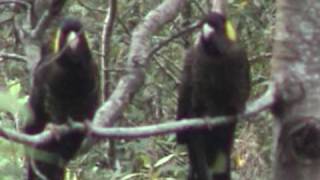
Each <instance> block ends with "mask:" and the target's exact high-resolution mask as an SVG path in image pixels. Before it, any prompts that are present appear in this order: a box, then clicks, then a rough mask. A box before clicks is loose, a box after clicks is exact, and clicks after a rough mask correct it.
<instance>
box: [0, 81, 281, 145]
mask: <svg viewBox="0 0 320 180" xmlns="http://www.w3.org/2000/svg"><path fill="white" fill-rule="evenodd" d="M274 93H275V88H274V86H273V85H270V87H269V89H268V91H267V92H266V93H265V94H264V95H262V96H261V97H260V98H259V99H257V100H255V101H253V102H251V103H250V104H249V105H248V107H247V110H246V111H245V112H244V113H243V114H240V115H238V116H220V117H215V118H208V119H200V118H193V119H183V120H179V121H176V120H171V122H166V123H161V124H154V125H146V126H140V127H101V126H97V125H95V124H94V123H90V122H85V123H78V122H72V123H70V124H69V125H59V126H54V128H51V129H53V130H51V131H50V130H46V131H44V132H42V133H40V134H37V135H26V134H22V133H18V132H16V131H14V130H8V129H3V128H0V136H1V137H3V138H4V139H7V140H11V141H13V142H17V143H21V144H25V145H29V146H34V145H38V144H42V143H46V142H49V141H50V140H52V139H54V138H57V137H61V136H63V135H65V134H67V133H70V131H81V132H84V133H87V134H88V136H89V137H94V138H99V139H105V138H113V139H138V138H147V137H150V136H156V135H166V134H169V133H176V132H178V131H186V130H194V129H203V128H212V127H214V126H218V125H221V124H224V123H229V122H232V121H235V120H236V119H239V120H243V121H245V120H246V119H248V118H249V117H252V116H255V115H257V114H259V113H260V112H262V111H264V110H267V109H269V108H270V107H271V106H272V104H273V103H274Z"/></svg>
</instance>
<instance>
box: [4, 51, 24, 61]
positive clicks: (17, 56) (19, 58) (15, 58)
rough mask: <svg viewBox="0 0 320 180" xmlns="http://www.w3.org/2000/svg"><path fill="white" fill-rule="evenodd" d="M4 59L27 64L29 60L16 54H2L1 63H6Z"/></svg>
mask: <svg viewBox="0 0 320 180" xmlns="http://www.w3.org/2000/svg"><path fill="white" fill-rule="evenodd" d="M4 59H13V60H16V61H19V62H23V63H27V62H28V58H27V57H25V56H21V55H18V54H15V53H0V62H2V61H4Z"/></svg>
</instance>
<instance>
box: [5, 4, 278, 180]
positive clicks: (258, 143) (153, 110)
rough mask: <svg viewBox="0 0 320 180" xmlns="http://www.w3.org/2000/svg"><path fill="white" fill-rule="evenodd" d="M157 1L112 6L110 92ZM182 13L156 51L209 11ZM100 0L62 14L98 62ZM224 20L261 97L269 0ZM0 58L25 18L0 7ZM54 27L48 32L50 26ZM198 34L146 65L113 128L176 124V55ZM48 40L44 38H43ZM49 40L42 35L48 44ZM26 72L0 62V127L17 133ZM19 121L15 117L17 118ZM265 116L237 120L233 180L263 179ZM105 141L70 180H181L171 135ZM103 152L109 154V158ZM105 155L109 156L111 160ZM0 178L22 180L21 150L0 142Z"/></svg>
mask: <svg viewBox="0 0 320 180" xmlns="http://www.w3.org/2000/svg"><path fill="white" fill-rule="evenodd" d="M161 2H162V1H161V0H154V1H148V0H136V1H132V0H121V1H118V15H117V21H116V23H115V28H114V32H113V37H112V44H111V45H112V50H111V59H110V60H109V61H110V64H109V67H108V68H107V71H106V73H107V74H108V78H107V80H108V83H109V88H110V89H109V92H112V90H113V89H114V87H115V86H116V84H117V82H118V80H119V78H120V77H121V76H122V75H123V74H124V65H125V63H126V59H127V57H128V51H129V47H128V45H129V43H130V33H131V32H132V31H133V29H134V27H135V26H136V25H137V24H138V23H139V21H141V20H142V19H143V17H144V16H145V15H146V14H147V13H148V12H149V11H150V10H151V9H153V8H155V7H156V6H157V5H158V4H159V3H161ZM189 2H190V6H189V9H187V10H186V12H185V13H183V14H180V15H179V16H178V17H177V18H176V19H174V21H172V22H171V23H169V24H168V25H167V26H166V27H165V28H164V29H163V30H162V31H161V32H159V33H158V34H157V35H156V36H153V38H152V40H151V41H152V44H153V45H156V44H158V43H159V42H161V40H164V39H166V38H168V37H170V35H172V34H174V33H176V32H179V30H181V29H182V28H183V27H184V26H185V25H186V24H188V23H192V22H194V21H195V20H197V19H199V18H201V17H202V15H203V12H206V11H207V10H208V4H207V3H208V2H207V1H206V0H193V1H189ZM106 8H107V7H106V1H103V0H92V1H84V0H82V1H81V0H74V1H69V2H68V3H67V4H66V6H65V7H64V10H63V14H64V15H65V16H74V17H78V18H80V19H81V21H82V22H83V23H84V24H85V27H86V31H87V36H88V39H89V42H90V45H91V48H92V49H93V52H94V56H95V58H96V59H98V58H99V49H100V44H101V43H100V40H101V31H102V25H103V21H104V18H105V14H106V12H105V9H106ZM228 8H229V10H228V12H229V17H230V19H231V20H232V21H233V23H234V25H235V26H236V28H237V31H238V33H239V37H240V40H241V43H242V45H243V46H244V47H246V49H247V52H248V55H249V57H250V63H251V65H252V69H251V73H252V82H253V83H252V85H253V86H252V96H251V100H253V99H255V98H257V97H258V96H259V95H261V94H262V93H263V92H264V91H265V89H266V86H267V83H268V80H269V77H270V75H269V73H270V67H269V66H270V65H269V64H270V59H271V55H270V53H271V45H272V38H273V27H274V23H275V4H274V0H229V7H228ZM0 11H1V14H0V27H1V28H0V53H1V52H6V53H16V54H20V55H23V52H22V50H21V49H22V47H21V43H20V42H19V39H17V37H16V35H15V33H16V30H15V29H14V26H13V19H14V18H15V17H16V16H18V15H21V14H22V15H24V16H25V15H26V14H25V12H24V11H21V12H19V14H17V12H14V11H13V9H12V6H11V5H9V4H7V5H0ZM52 28H53V29H54V27H52ZM196 35H197V33H193V34H190V35H189V36H188V37H185V36H184V37H182V38H179V39H175V40H174V41H173V42H171V43H170V44H169V45H168V46H166V47H164V48H162V49H161V50H160V52H158V53H157V54H156V55H155V56H154V57H153V59H152V61H151V63H150V66H149V68H148V69H147V71H146V81H145V85H144V86H143V88H141V89H140V91H139V92H138V94H137V95H136V96H135V98H134V100H133V102H132V103H131V105H130V106H129V107H128V108H127V110H126V111H125V112H124V113H123V116H122V117H121V118H120V119H119V121H118V122H117V123H116V125H117V126H132V127H134V126H139V125H144V124H156V123H161V122H165V121H166V120H168V119H174V118H175V108H176V96H177V95H176V89H177V86H178V84H179V76H180V71H181V67H182V63H183V62H182V60H181V59H182V54H183V51H184V48H186V47H187V46H188V45H189V44H190V43H192V41H193V40H194V39H195V37H196ZM48 36H50V35H48ZM50 38H51V37H48V39H50ZM29 82H30V72H28V71H27V68H26V64H25V63H23V62H20V61H16V60H13V59H1V58H0V90H1V92H2V93H1V95H0V110H1V112H0V124H1V127H6V128H12V129H17V130H18V129H19V124H20V122H19V121H20V120H21V119H23V118H25V117H26V116H27V114H25V113H22V115H19V114H21V113H19V112H20V111H21V109H23V108H22V107H23V103H25V102H26V100H27V97H28V92H29ZM21 116H22V117H21ZM271 119H272V117H271V115H270V114H269V113H262V114H260V115H259V116H258V117H255V118H253V119H251V120H250V122H240V123H239V125H238V129H237V132H236V135H237V138H236V141H235V145H234V153H233V157H232V159H233V160H234V164H233V177H234V179H235V180H246V179H255V180H265V179H269V178H270V172H271V168H270V165H271V158H270V153H271V142H272V140H271V139H272V121H271ZM109 147H110V144H109V143H108V142H107V141H106V142H105V143H101V144H100V145H97V146H95V147H93V148H92V149H91V150H90V151H89V152H88V153H86V154H83V155H80V156H79V157H78V158H77V159H76V160H74V161H72V162H71V164H70V165H69V166H68V170H67V174H66V176H67V180H70V179H96V180H99V179H122V180H126V179H154V180H155V179H166V180H173V179H185V176H186V174H187V169H188V165H187V156H186V152H185V149H184V147H182V146H177V145H176V141H175V136H174V135H167V136H162V137H152V138H147V139H140V140H131V141H125V140H121V141H116V142H115V152H113V153H110V152H109ZM108 152H109V153H108ZM110 154H115V155H116V156H115V157H116V158H115V161H114V162H113V160H112V158H110V157H109V155H110ZM0 156H1V158H0V176H1V179H8V180H9V179H22V174H23V148H22V146H21V145H17V144H14V143H10V142H8V141H6V140H3V139H0Z"/></svg>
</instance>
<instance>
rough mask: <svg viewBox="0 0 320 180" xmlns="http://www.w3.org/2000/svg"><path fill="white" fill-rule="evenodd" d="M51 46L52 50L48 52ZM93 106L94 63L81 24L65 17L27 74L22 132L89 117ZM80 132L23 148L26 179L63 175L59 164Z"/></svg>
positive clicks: (95, 88) (74, 147) (95, 100)
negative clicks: (29, 82)
mask: <svg viewBox="0 0 320 180" xmlns="http://www.w3.org/2000/svg"><path fill="white" fill-rule="evenodd" d="M50 46H51V47H53V52H52V51H51V49H52V48H50ZM98 105H99V78H98V66H97V63H96V62H95V61H94V60H93V58H92V55H91V52H90V49H89V46H88V42H87V40H86V37H85V33H84V30H83V28H82V25H81V23H80V22H79V21H78V20H75V19H66V20H64V21H63V23H62V24H61V26H60V28H59V29H58V32H57V36H56V38H55V41H54V43H51V44H50V45H47V44H45V45H43V48H42V57H41V60H40V61H39V63H38V64H37V66H36V67H35V70H34V73H33V81H32V88H31V94H30V98H29V107H30V111H31V118H30V121H29V122H28V123H27V125H26V126H25V127H24V129H23V131H24V132H25V133H27V134H37V133H40V132H42V131H43V130H44V128H45V127H46V125H47V124H48V123H50V124H59V125H61V124H66V123H68V122H70V121H77V122H82V121H85V120H91V119H92V118H93V116H94V113H95V111H96V109H97V108H98ZM83 139H84V134H83V133H81V132H76V131H73V132H70V133H68V134H67V135H63V136H60V137H58V138H56V139H55V140H52V141H50V142H48V143H43V144H41V145H37V146H36V147H33V148H32V149H29V151H27V179H28V180H36V179H49V180H62V179H64V167H65V165H66V164H67V163H68V162H69V161H70V160H71V159H72V158H73V157H74V155H75V154H76V152H77V150H78V149H79V147H80V145H81V143H82V141H83Z"/></svg>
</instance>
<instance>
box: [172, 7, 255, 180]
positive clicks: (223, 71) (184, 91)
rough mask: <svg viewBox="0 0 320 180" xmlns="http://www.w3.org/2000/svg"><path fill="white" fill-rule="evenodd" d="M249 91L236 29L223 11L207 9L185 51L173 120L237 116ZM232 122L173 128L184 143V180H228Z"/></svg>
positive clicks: (246, 65)
mask: <svg viewBox="0 0 320 180" xmlns="http://www.w3.org/2000/svg"><path fill="white" fill-rule="evenodd" d="M249 92H250V75H249V63H248V60H247V56H246V52H245V51H244V50H243V49H242V48H241V47H240V46H239V45H238V44H237V37H236V32H235V30H234V29H233V27H232V25H231V23H230V21H228V20H227V19H226V17H225V16H224V15H223V14H220V13H215V12H211V13H209V14H208V15H207V16H206V17H205V18H204V20H203V24H202V30H201V33H200V35H199V37H198V39H197V41H196V43H195V45H194V46H193V47H191V48H190V49H189V50H188V51H187V52H186V54H185V65H184V69H183V74H182V83H181V86H180V88H179V92H178V107H177V119H178V120H179V119H188V118H206V117H216V116H225V115H236V114H239V113H241V112H242V111H243V110H244V108H245V102H246V100H247V99H248V96H249ZM235 125H236V121H233V122H230V123H227V124H224V125H220V126H217V127H213V128H210V129H201V130H187V131H183V132H179V133H177V140H178V143H180V144H186V146H187V150H188V154H189V160H190V169H189V175H188V179H189V180H213V179H214V180H229V179H230V153H231V148H232V144H233V138H234V131H235Z"/></svg>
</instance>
